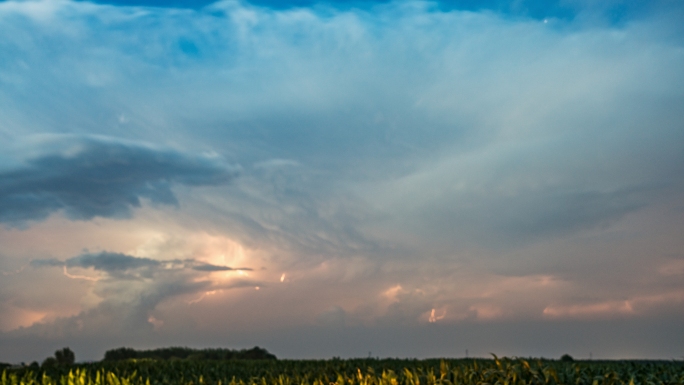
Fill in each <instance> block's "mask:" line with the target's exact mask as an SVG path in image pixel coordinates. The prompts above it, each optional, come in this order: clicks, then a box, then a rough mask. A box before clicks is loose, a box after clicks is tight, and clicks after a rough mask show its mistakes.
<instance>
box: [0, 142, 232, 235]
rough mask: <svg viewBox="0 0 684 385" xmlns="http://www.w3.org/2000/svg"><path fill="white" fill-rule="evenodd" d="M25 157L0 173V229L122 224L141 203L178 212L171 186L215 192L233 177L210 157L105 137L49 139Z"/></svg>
mask: <svg viewBox="0 0 684 385" xmlns="http://www.w3.org/2000/svg"><path fill="white" fill-rule="evenodd" d="M27 152H28V153H30V154H31V155H32V156H30V157H28V158H27V159H24V160H23V162H20V163H19V164H15V165H14V166H13V167H5V168H4V169H1V170H0V222H5V223H8V224H22V223H24V222H26V221H29V220H41V219H45V218H46V217H47V216H49V215H50V214H51V213H53V212H55V211H58V210H64V212H65V214H66V215H67V216H68V217H69V218H71V219H76V220H89V219H92V218H93V217H96V216H100V217H111V218H129V217H131V215H132V209H133V208H135V207H140V205H141V198H146V199H149V200H150V201H151V202H153V203H156V204H165V205H178V201H177V200H176V197H175V195H174V193H173V191H172V186H173V185H174V184H180V185H186V186H211V185H220V184H224V183H227V182H229V181H230V180H232V179H233V178H234V177H235V176H236V175H237V170H236V168H235V167H233V166H230V165H228V164H227V163H225V161H224V160H223V159H221V158H220V157H218V156H212V155H196V154H188V153H184V152H181V151H177V150H175V149H171V148H166V147H159V146H152V145H149V144H145V143H139V142H132V141H124V140H118V139H113V138H107V137H97V136H75V135H69V136H66V135H59V136H49V137H45V138H40V139H39V140H37V143H33V144H32V145H29V146H28V149H27Z"/></svg>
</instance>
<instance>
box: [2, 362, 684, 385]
mask: <svg viewBox="0 0 684 385" xmlns="http://www.w3.org/2000/svg"><path fill="white" fill-rule="evenodd" d="M172 384H173V385H486V384H491V385H560V384H563V385H566V384H567V385H570V384H572V385H583V384H587V385H640V384H644V385H646V384H648V385H666V384H668V385H669V384H684V363H682V362H677V361H574V362H563V361H554V360H532V359H530V360H525V359H508V358H498V357H496V356H494V359H489V360H485V359H474V360H473V359H470V360H467V359H461V360H398V359H387V360H373V359H352V360H340V359H335V360H327V361H290V360H278V361H276V360H230V361H225V360H224V361H196V360H165V361H160V360H150V359H142V360H138V359H135V360H128V361H106V362H100V363H91V364H78V365H75V366H72V367H68V366H60V365H56V366H54V367H51V368H41V369H39V370H33V369H30V368H29V367H24V368H19V369H5V370H4V371H3V372H2V376H0V385H172Z"/></svg>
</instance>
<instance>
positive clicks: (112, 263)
mask: <svg viewBox="0 0 684 385" xmlns="http://www.w3.org/2000/svg"><path fill="white" fill-rule="evenodd" d="M159 265H160V262H159V261H155V260H154V259H149V258H137V257H131V256H130V255H125V254H119V253H107V252H104V253H100V254H83V255H80V256H78V257H74V258H70V259H68V260H67V262H66V266H67V267H82V268H90V267H92V268H93V269H95V270H101V271H108V272H111V271H123V270H131V269H138V268H141V267H155V266H159Z"/></svg>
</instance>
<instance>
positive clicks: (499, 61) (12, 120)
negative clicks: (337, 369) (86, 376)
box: [0, 1, 684, 358]
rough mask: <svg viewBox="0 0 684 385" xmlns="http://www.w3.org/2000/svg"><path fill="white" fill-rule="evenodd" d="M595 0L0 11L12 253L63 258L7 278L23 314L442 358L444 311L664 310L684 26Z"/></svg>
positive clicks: (460, 320)
mask: <svg viewBox="0 0 684 385" xmlns="http://www.w3.org/2000/svg"><path fill="white" fill-rule="evenodd" d="M584 3H587V2H584V1H578V2H563V4H568V6H567V8H569V9H572V10H576V11H577V12H576V13H573V16H571V17H562V15H561V16H558V17H557V18H553V17H552V18H551V19H549V20H546V22H544V21H543V20H538V19H535V17H536V16H535V15H536V13H535V12H537V11H535V10H534V9H537V8H540V9H541V8H544V6H543V5H542V4H541V3H538V2H527V1H523V2H517V3H516V4H519V5H520V8H519V9H517V10H513V9H512V8H514V7H513V5H510V4H506V5H507V9H503V10H501V9H499V8H500V6H501V4H503V3H501V2H498V1H494V2H489V3H488V5H485V6H484V7H478V6H476V5H473V7H467V6H465V5H463V6H462V7H460V6H457V7H453V8H452V7H446V6H444V4H442V6H440V5H439V4H437V5H436V4H435V3H427V2H404V1H398V2H389V3H383V4H374V5H369V6H368V7H365V6H363V7H346V6H345V7H343V6H340V7H337V8H336V7H327V6H325V5H321V6H317V7H311V8H297V7H294V8H287V9H284V10H278V9H272V8H268V7H266V8H261V7H257V6H252V5H250V4H249V3H240V2H235V1H224V2H218V3H215V4H212V5H211V6H208V7H205V8H201V9H183V10H178V9H168V8H167V9H165V8H145V7H116V6H102V5H98V4H94V3H89V2H72V1H62V2H52V1H44V2H40V1H39V2H14V1H9V2H0V36H4V37H7V38H5V39H0V57H1V58H3V59H2V60H0V121H2V122H3V124H2V126H1V127H0V165H2V166H0V167H2V168H1V169H0V176H1V178H0V221H2V222H4V223H5V224H9V225H10V226H5V227H3V228H0V244H2V245H3V253H4V254H3V258H0V265H2V266H0V267H2V268H3V270H6V271H19V270H20V269H19V268H20V266H23V265H25V264H27V263H28V260H30V259H33V260H34V261H33V266H34V267H39V266H43V267H45V268H41V269H39V268H35V269H24V270H23V271H21V272H20V273H17V274H11V275H6V276H3V280H2V281H1V282H0V285H1V286H2V287H0V297H1V298H2V305H0V306H2V309H1V311H0V313H3V314H10V313H12V314H14V315H12V316H11V317H10V316H8V317H7V319H11V320H12V321H11V322H9V321H8V322H7V323H6V324H5V325H9V326H3V327H5V328H16V327H18V326H17V325H24V326H27V325H30V324H32V323H36V322H38V323H37V324H36V325H34V327H29V328H27V329H26V330H24V332H25V333H26V334H27V335H43V334H40V333H44V335H51V334H50V333H53V334H59V333H61V331H63V330H68V331H70V333H71V336H75V335H77V334H78V333H79V330H81V329H79V328H80V327H81V328H83V330H86V331H88V333H84V334H88V335H90V336H94V335H98V333H99V332H98V331H102V330H104V331H107V332H108V333H110V334H109V335H110V336H111V338H112V341H118V338H129V336H131V335H135V337H130V338H131V340H132V341H134V342H136V343H137V342H138V341H148V342H149V341H152V338H153V337H149V338H150V339H145V338H148V337H145V336H143V335H140V334H135V333H137V332H139V333H143V332H144V333H147V332H149V331H150V328H152V323H151V321H149V320H150V319H152V320H154V323H156V325H157V329H156V330H152V331H153V332H154V333H158V334H155V335H162V334H163V333H169V334H166V336H167V337H168V339H166V340H164V339H162V338H160V339H158V340H156V341H161V342H159V343H168V341H171V340H173V341H177V339H174V338H182V336H184V335H186V334H185V332H187V335H192V336H197V335H202V334H203V333H204V334H203V335H205V336H208V337H207V338H206V339H205V340H203V341H209V342H210V343H212V344H214V343H217V342H216V341H217V338H218V337H217V336H224V337H225V336H227V335H229V336H231V337H226V339H225V340H223V341H229V340H230V338H238V337H233V336H245V335H249V336H252V337H254V338H259V333H258V332H257V331H256V330H258V331H259V332H263V331H268V332H269V333H277V332H276V331H279V332H281V333H283V335H286V334H287V330H285V329H286V328H293V329H297V330H304V329H305V328H306V327H311V325H312V324H313V325H315V324H316V323H318V324H319V326H321V327H322V328H325V329H329V330H332V329H335V330H340V333H342V334H335V336H336V341H342V342H343V343H349V344H352V343H356V342H358V341H360V342H359V343H365V341H364V340H363V339H354V338H345V334H344V330H347V331H348V330H350V328H355V327H361V326H360V325H379V326H378V328H376V329H373V330H376V331H377V330H380V329H382V330H385V329H391V328H396V330H398V331H400V330H403V331H406V333H401V332H397V335H412V336H417V335H423V336H428V337H430V338H433V340H432V341H430V340H429V339H425V340H418V339H416V340H414V341H412V342H411V343H409V342H407V343H406V345H405V346H407V347H405V349H406V350H404V351H403V352H409V353H405V354H413V353H412V352H415V351H417V350H413V349H414V348H415V349H424V350H423V351H424V352H426V353H425V354H428V351H429V346H430V345H431V343H432V342H433V341H434V339H439V340H440V341H442V339H440V338H441V337H440V336H439V335H437V334H434V335H432V334H430V333H429V330H436V329H420V328H422V327H423V326H425V327H426V328H427V327H435V328H437V327H440V326H441V325H440V324H448V326H449V327H458V326H462V325H463V324H470V325H475V324H477V323H479V322H483V323H484V322H491V323H495V322H499V324H498V325H499V326H497V327H495V328H494V329H492V330H491V331H492V333H483V334H482V335H504V334H505V333H503V332H502V330H505V329H506V325H511V323H510V322H511V320H523V321H521V323H525V322H531V320H541V321H539V322H542V321H549V322H551V321H553V322H556V321H558V322H560V321H562V320H564V319H569V318H573V317H575V318H576V319H582V320H586V319H589V320H591V319H593V318H591V317H585V315H588V314H589V313H591V312H592V311H599V312H600V311H603V310H601V307H602V306H604V304H608V305H606V306H607V307H606V308H605V309H607V310H606V311H605V312H604V313H605V314H607V316H608V317H614V316H615V317H618V316H619V317H618V318H620V317H626V318H630V317H634V318H640V319H646V318H648V317H654V319H655V318H657V317H659V315H658V314H660V313H662V312H664V311H663V310H662V308H666V307H668V306H671V307H672V308H675V307H676V306H674V305H678V304H679V303H680V302H677V301H681V300H680V299H677V298H679V297H677V298H675V297H671V296H665V297H662V298H663V299H662V300H658V301H655V300H654V301H655V303H657V305H658V306H654V307H646V306H645V305H644V309H646V310H643V312H641V311H637V310H638V309H639V308H638V307H636V306H635V307H634V309H635V312H634V313H625V312H620V310H619V309H620V306H621V305H619V304H621V303H624V301H625V300H631V299H634V298H639V296H644V295H647V296H651V297H648V298H660V297H658V296H659V295H662V294H663V293H669V292H672V293H679V292H680V288H681V285H682V283H681V274H679V275H678V273H680V272H681V269H680V268H679V267H678V266H679V264H677V263H678V262H672V260H671V259H672V258H675V257H672V258H670V259H668V260H667V261H665V262H667V263H665V262H664V259H667V258H664V257H663V254H666V253H670V254H673V255H675V256H676V258H679V259H681V250H682V243H681V242H682V241H681V234H682V232H683V230H682V229H683V225H682V220H681V219H682V215H681V213H682V206H681V205H682V204H681V196H682V191H684V166H683V165H684V153H682V151H681V150H682V146H681V143H684V136H683V135H684V131H682V129H681V122H682V120H683V119H682V109H681V106H682V105H684V94H683V93H682V90H684V72H682V70H681V68H684V55H682V49H681V47H682V41H683V40H682V36H684V34H682V33H681V32H682V31H681V21H680V19H681V17H680V18H677V17H676V16H671V15H670V16H667V17H665V16H663V15H664V14H665V13H666V12H665V10H666V8H667V9H669V7H665V8H663V11H662V13H657V12H656V13H646V14H644V15H641V16H639V17H635V18H631V17H626V18H622V19H621V20H618V21H617V22H609V23H605V22H604V20H601V17H598V18H596V19H594V18H593V17H594V16H593V15H592V14H593V13H595V12H594V11H593V10H592V9H593V8H602V7H603V6H600V5H597V6H596V7H594V6H593V5H592V4H593V2H592V4H589V5H587V6H582V4H584ZM618 3H621V2H614V3H613V2H611V4H610V6H609V7H607V8H611V7H612V6H613V5H616V6H617V5H619V4H618ZM557 4H558V3H552V4H551V5H549V7H554V6H555V5H557ZM509 5H510V6H509ZM535 7H536V8H535ZM674 7H675V8H676V7H677V6H674ZM679 7H681V6H679ZM504 8H506V7H504ZM525 8H529V9H528V10H526V9H525ZM533 8H534V9H533ZM618 8H619V7H618ZM462 9H469V10H470V11H467V12H464V11H462ZM481 9H485V11H481ZM611 9H612V8H611ZM487 10H489V11H487ZM492 10H493V12H492ZM554 12H555V11H553V10H551V11H546V10H544V9H542V10H541V11H539V13H540V14H548V13H551V14H554ZM563 12H564V11H563ZM572 12H575V11H571V13H572ZM607 12H608V11H607ZM599 13H600V12H599ZM679 14H680V13H674V15H679ZM511 15H512V16H513V17H510V16H511ZM530 15H531V16H532V17H528V16H530ZM131 36H134V37H135V38H131ZM41 132H51V133H54V135H53V136H35V135H36V134H37V133H41ZM150 143H153V144H150ZM212 150H213V151H217V152H219V153H220V154H224V155H225V156H226V157H229V159H231V161H234V162H236V163H239V164H243V165H251V166H249V167H246V169H245V170H240V178H235V175H236V172H237V168H236V167H234V166H231V165H229V164H228V163H227V162H226V161H225V160H223V159H222V158H220V157H217V156H213V155H205V154H206V153H204V152H203V151H208V153H211V152H210V151H212ZM204 186H208V187H210V188H200V187H204ZM146 202H150V203H151V204H150V205H148V204H144V203H146ZM179 202H181V203H182V204H183V210H174V206H177V205H178V204H179ZM139 206H142V207H141V208H140V209H136V207H139ZM134 210H135V211H134ZM53 213H64V214H65V215H64V216H60V215H51V214H53ZM133 213H135V215H133ZM48 217H49V218H48ZM64 217H66V218H67V219H65V218H64ZM96 217H100V218H98V219H97V220H94V221H87V219H92V218H96ZM46 218H47V219H46ZM68 218H71V219H77V221H70V220H68ZM121 218H127V220H118V219H121ZM43 219H45V220H43ZM114 219H117V220H114ZM39 221H40V223H37V222H39ZM22 224H29V225H30V226H29V227H22V226H21V225H22ZM17 227H21V230H19V229H17ZM208 234H211V236H208ZM193 237H195V240H194V241H193V242H189V241H188V240H192V239H193ZM214 238H215V240H218V241H215V242H214V241H212V239H214ZM184 242H189V243H192V244H193V245H190V246H188V245H186V244H184ZM197 245H199V246H197ZM84 248H87V249H90V250H103V249H104V250H113V251H117V252H119V253H114V252H105V253H86V254H82V255H78V256H76V257H73V256H74V255H77V254H78V253H79V250H83V249H84ZM5 254H6V255H5ZM5 256H7V258H4V257H5ZM49 257H59V258H58V259H49ZM155 261H158V262H155ZM51 266H52V267H54V268H48V267H51ZM239 266H249V267H252V268H254V270H252V271H243V273H244V274H240V273H239V272H237V271H235V270H248V269H242V268H240V267H239ZM662 269H666V270H667V271H668V272H672V271H674V273H670V274H669V275H666V274H663V273H662V272H661V270H662ZM64 270H66V271H65V272H64V274H62V271H64ZM67 273H68V274H69V275H67ZM283 273H286V277H287V278H286V279H285V280H284V282H280V277H281V276H282V274H283ZM29 274H32V277H35V278H36V279H30V280H29V279H26V277H27V276H28V275H29ZM240 277H242V278H240ZM38 278H40V279H38ZM43 278H44V279H43ZM71 278H75V279H71ZM87 278H97V280H92V279H87ZM33 282H41V283H44V285H43V284H34V283H33ZM635 282H638V283H639V284H638V285H635V284H634V283H635ZM254 286H259V287H260V288H261V289H260V290H258V291H257V290H254ZM52 287H61V288H66V287H68V288H69V290H70V291H69V292H68V293H66V292H65V290H66V289H64V290H60V293H53V292H54V290H50V288H52ZM238 288H244V290H237V289H238ZM395 288H396V289H395ZM233 289H236V290H233ZM222 290H225V293H224V292H222ZM678 290H679V291H678ZM383 293H384V294H383ZM46 302H50V303H48V304H46ZM635 303H636V302H635ZM597 304H598V305H597ZM615 304H618V305H615ZM673 304H674V305H673ZM66 305H68V306H66ZM594 305H597V306H599V307H598V308H593V307H592V306H594ZM51 306H52V307H51ZM587 306H588V307H587ZM66 308H68V312H67V311H66V310H63V309H66ZM656 308H657V309H656ZM679 308H681V307H677V309H679ZM189 309H190V310H192V311H189ZM263 309H268V310H269V311H268V312H264V311H263ZM433 309H434V314H433ZM544 309H550V310H547V315H546V316H544ZM615 309H617V310H615ZM614 310H615V311H614ZM677 311H678V312H679V310H677ZM551 313H553V314H555V316H554V317H552V316H550V315H549V314H551ZM74 314H76V315H77V316H74ZM50 317H52V318H50ZM442 317H443V318H442ZM535 317H536V318H535ZM431 318H432V319H433V320H435V321H436V322H434V323H430V322H429V321H430V319H431ZM599 318H600V317H599ZM680 318H681V317H680ZM680 318H678V319H680ZM41 319H42V321H40V320H41ZM630 319H631V318H630ZM39 321H40V322H39ZM41 322H42V323H41ZM587 322H589V321H587ZM640 322H641V321H640ZM644 322H645V321H644ZM39 324H40V325H39ZM335 325H336V326H339V327H337V328H330V327H328V326H335ZM298 328H299V329H298ZM29 329H30V330H29ZM419 329H420V330H422V331H417V330H419ZM680 329H681V328H680ZM364 330H366V329H364ZM368 330H371V329H368ZM463 330H465V329H463ZM556 330H561V331H562V330H563V328H562V327H559V328H557V329H556ZM672 330H674V329H672ZM677 330H679V329H677ZM173 331H175V333H177V334H174V332H173ZM180 331H182V332H183V334H181V333H180ZM496 332H499V333H500V334H496ZM31 333H35V334H31ZM154 333H152V334H154ZM411 333H416V334H411ZM421 333H423V334H421ZM426 333H427V334H426ZM66 334H68V333H66ZM361 334H363V333H361ZM464 334H467V333H464ZM549 334H550V335H551V333H549ZM350 335H353V334H350ZM561 335H562V333H561ZM680 335H681V333H680ZM347 336H349V335H347ZM188 338H189V340H188V341H187V342H185V341H183V343H189V344H195V343H198V342H196V340H192V339H190V337H188ZM240 338H242V337H240ZM244 338H246V337H244ZM282 338H283V339H286V337H282ZM522 339H523V338H522V337H521V340H522ZM388 340H390V339H389V338H388ZM43 341H45V339H44V340H43ZM490 341H493V340H490ZM414 342H415V343H414ZM442 342H443V341H442ZM666 342H667V341H666ZM118 343H119V342H117V344H118ZM140 343H142V342H140ZM150 343H151V342H150ZM377 343H378V347H377V349H381V348H380V346H384V347H388V346H397V345H391V342H387V341H384V342H383V341H377ZM667 343H669V344H671V345H670V346H672V344H673V342H672V341H669V342H667ZM44 344H47V342H44ZM86 344H87V343H86ZM92 344H93V345H94V343H92ZM102 344H103V346H104V342H103V343H102ZM444 344H446V342H444ZM11 345H12V344H6V345H3V346H11ZM294 345H297V346H301V345H300V344H294ZM294 345H293V344H292V343H290V346H294ZM414 345H415V346H414ZM679 345H681V344H679ZM38 346H40V345H38ZM43 346H44V345H43ZM250 346H251V345H250ZM267 346H270V345H267ZM282 346H284V349H287V346H288V345H287V344H283V345H282ZM311 346H336V345H335V344H321V343H320V341H318V342H316V341H313V342H311V344H310V345H309V347H311ZM421 346H422V348H421ZM91 347H92V346H91ZM106 347H108V346H104V348H106ZM356 347H358V345H356ZM36 349H38V348H36ZM301 349H302V351H306V349H307V347H306V346H303V347H302V348H301ZM311 349H313V348H311ZM388 349H389V348H388ZM473 349H474V348H473ZM482 349H483V351H484V352H487V351H488V350H484V349H485V347H482ZM668 349H669V348H668ZM91 350H93V351H94V350H96V349H95V348H92V349H91ZM363 350H366V349H365V348H361V353H362V354H363V355H365V354H366V351H363ZM672 350H674V348H672ZM7 351H9V348H7ZM309 351H313V350H309ZM349 351H353V350H351V348H350V350H349ZM373 351H374V352H375V351H376V347H373ZM444 352H445V354H447V353H449V351H448V350H444ZM7 354H9V353H7ZM302 354H304V353H302ZM386 354H388V355H397V354H403V353H402V352H400V351H390V350H388V353H386ZM415 354H417V353H415ZM513 354H521V352H520V351H513ZM93 358H99V357H93Z"/></svg>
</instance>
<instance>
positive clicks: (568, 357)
mask: <svg viewBox="0 0 684 385" xmlns="http://www.w3.org/2000/svg"><path fill="white" fill-rule="evenodd" d="M560 360H561V361H563V362H573V361H575V359H574V358H572V356H571V355H569V354H563V355H562V356H561V358H560Z"/></svg>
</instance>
